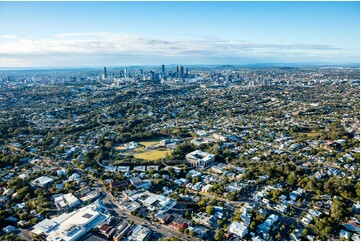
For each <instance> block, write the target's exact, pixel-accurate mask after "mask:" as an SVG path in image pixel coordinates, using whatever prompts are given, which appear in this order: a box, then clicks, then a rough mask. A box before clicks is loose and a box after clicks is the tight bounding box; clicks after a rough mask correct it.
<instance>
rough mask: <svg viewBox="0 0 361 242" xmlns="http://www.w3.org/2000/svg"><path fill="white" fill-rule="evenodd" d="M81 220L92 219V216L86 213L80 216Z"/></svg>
mask: <svg viewBox="0 0 361 242" xmlns="http://www.w3.org/2000/svg"><path fill="white" fill-rule="evenodd" d="M82 217H83V218H87V219H90V218H91V217H93V215H92V214H89V213H86V214H84V215H83V216H82Z"/></svg>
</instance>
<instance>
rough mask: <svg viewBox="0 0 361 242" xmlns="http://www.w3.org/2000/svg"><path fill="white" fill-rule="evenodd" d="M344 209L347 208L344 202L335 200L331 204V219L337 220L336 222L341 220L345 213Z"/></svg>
mask: <svg viewBox="0 0 361 242" xmlns="http://www.w3.org/2000/svg"><path fill="white" fill-rule="evenodd" d="M344 208H345V206H344V203H343V202H342V201H340V200H339V199H337V198H335V199H333V202H332V204H331V217H332V218H335V219H336V220H339V219H341V217H342V215H343V212H344Z"/></svg>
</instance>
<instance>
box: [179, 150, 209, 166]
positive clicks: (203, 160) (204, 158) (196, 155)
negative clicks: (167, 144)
mask: <svg viewBox="0 0 361 242" xmlns="http://www.w3.org/2000/svg"><path fill="white" fill-rule="evenodd" d="M214 157H215V155H212V154H209V153H207V152H204V151H201V150H195V151H193V152H191V153H188V154H187V155H186V160H187V161H188V163H189V164H191V165H192V166H193V167H200V166H201V167H206V166H208V165H210V164H211V163H212V162H213V161H214Z"/></svg>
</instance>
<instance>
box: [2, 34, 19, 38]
mask: <svg viewBox="0 0 361 242" xmlns="http://www.w3.org/2000/svg"><path fill="white" fill-rule="evenodd" d="M0 38H3V39H16V38H17V36H16V35H13V34H5V35H0Z"/></svg>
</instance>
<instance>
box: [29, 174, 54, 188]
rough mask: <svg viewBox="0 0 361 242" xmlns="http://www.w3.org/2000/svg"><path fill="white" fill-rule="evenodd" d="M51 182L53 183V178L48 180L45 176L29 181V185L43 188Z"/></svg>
mask: <svg viewBox="0 0 361 242" xmlns="http://www.w3.org/2000/svg"><path fill="white" fill-rule="evenodd" d="M53 181H54V179H53V178H50V177H47V176H41V177H38V178H36V179H35V180H33V181H31V185H32V186H41V187H45V186H47V185H48V184H50V183H52V182H53Z"/></svg>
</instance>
